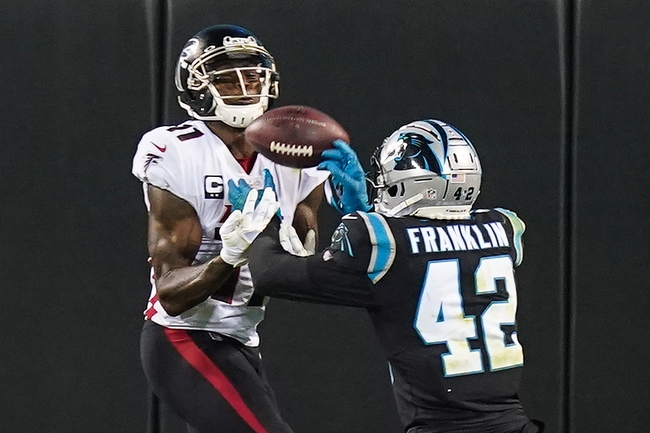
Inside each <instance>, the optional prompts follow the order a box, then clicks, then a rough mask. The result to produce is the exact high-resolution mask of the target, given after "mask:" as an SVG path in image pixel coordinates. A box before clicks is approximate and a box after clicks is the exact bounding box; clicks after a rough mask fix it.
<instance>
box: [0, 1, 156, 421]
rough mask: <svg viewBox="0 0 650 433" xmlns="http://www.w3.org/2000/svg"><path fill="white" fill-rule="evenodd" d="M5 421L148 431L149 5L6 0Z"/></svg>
mask: <svg viewBox="0 0 650 433" xmlns="http://www.w3.org/2000/svg"><path fill="white" fill-rule="evenodd" d="M0 32H1V36H2V37H0V57H1V58H2V59H3V60H2V67H1V68H0V69H1V72H0V74H1V76H2V90H1V91H0V104H1V106H2V107H3V117H2V128H0V142H1V143H2V149H3V156H2V157H0V195H1V196H2V202H1V203H2V204H1V212H0V222H1V223H0V224H1V227H2V229H1V230H0V245H1V246H2V248H0V285H1V293H2V314H0V326H1V327H2V329H3V332H2V336H1V337H0V341H1V347H2V349H1V350H0V388H1V389H2V392H1V393H0V431H5V432H15V433H36V432H39V433H41V432H43V433H55V432H56V433H64V432H79V433H82V432H142V431H144V430H145V426H146V415H145V414H146V407H147V405H146V396H147V394H146V387H145V381H144V377H143V375H142V372H141V370H140V369H139V367H138V366H139V349H138V337H137V335H138V334H137V332H138V329H139V327H140V324H141V311H142V302H143V300H144V299H145V298H146V296H147V288H146V282H147V278H146V272H147V263H146V244H145V242H144V238H143V232H142V230H143V229H144V223H145V221H146V218H145V215H144V214H143V207H142V204H141V198H140V194H139V191H138V189H137V186H136V185H134V182H133V178H132V176H131V175H130V173H129V171H130V170H129V167H130V164H131V157H132V149H133V146H134V142H136V141H137V139H138V137H139V135H140V134H141V131H142V130H143V129H146V128H147V127H148V126H149V125H150V116H149V112H150V100H151V97H150V87H149V71H148V69H149V63H148V62H149V52H148V46H147V25H146V13H145V9H144V7H143V5H142V4H141V3H138V2H132V1H131V2H126V1H111V2H99V1H91V2H87V1H74V2H73V1H70V2H64V1H49V0H47V1H45V0H43V1H29V2H2V5H0Z"/></svg>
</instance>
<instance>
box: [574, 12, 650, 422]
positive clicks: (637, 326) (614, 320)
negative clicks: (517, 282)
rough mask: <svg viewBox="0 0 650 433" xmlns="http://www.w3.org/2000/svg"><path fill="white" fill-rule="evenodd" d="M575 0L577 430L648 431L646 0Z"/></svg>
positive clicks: (649, 62) (649, 94)
mask: <svg viewBox="0 0 650 433" xmlns="http://www.w3.org/2000/svg"><path fill="white" fill-rule="evenodd" d="M578 3H579V8H578V10H577V11H576V12H577V16H578V18H579V21H578V22H579V25H578V31H579V35H580V37H579V39H578V44H577V49H578V61H579V68H578V70H577V71H578V73H577V76H576V78H577V84H578V85H577V87H576V90H577V92H576V95H577V101H578V105H577V107H578V110H577V113H576V119H577V128H576V135H577V140H576V142H577V170H576V173H577V174H576V180H577V197H576V211H575V214H576V218H575V224H576V233H577V235H576V240H577V242H576V246H575V251H576V257H577V260H576V272H575V281H576V284H575V289H576V290H575V299H576V302H575V304H576V308H575V313H576V314H575V317H576V326H575V337H574V339H575V353H574V355H573V360H574V375H573V382H572V400H573V402H574V406H573V410H572V418H573V420H574V421H573V426H574V430H573V431H576V432H583V431H598V432H611V431H621V432H626V433H627V432H630V433H631V432H645V431H648V430H649V427H648V425H650V411H649V410H648V401H649V400H648V389H649V388H650V373H649V372H648V368H647V364H648V359H650V348H649V346H648V345H647V344H646V341H647V336H648V331H647V330H648V322H647V317H646V316H647V313H648V309H649V308H650V296H648V293H647V290H648V286H649V284H650V278H649V276H648V258H649V254H648V241H649V240H650V224H649V222H648V221H649V220H648V210H649V209H650V196H649V195H648V191H647V189H648V185H650V175H649V174H648V173H649V171H648V161H650V147H649V146H648V137H649V136H650V124H649V123H648V111H649V110H650V83H649V82H648V71H649V70H650V44H649V43H648V41H650V27H648V13H649V11H648V3H647V2H643V1H640V0H636V1H628V2H622V3H619V2H615V1H598V2H596V1H581V2H578Z"/></svg>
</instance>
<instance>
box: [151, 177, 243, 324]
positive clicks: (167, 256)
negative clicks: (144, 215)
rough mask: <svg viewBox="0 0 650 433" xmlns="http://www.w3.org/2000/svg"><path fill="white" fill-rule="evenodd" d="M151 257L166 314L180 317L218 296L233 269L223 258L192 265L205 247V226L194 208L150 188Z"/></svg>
mask: <svg viewBox="0 0 650 433" xmlns="http://www.w3.org/2000/svg"><path fill="white" fill-rule="evenodd" d="M147 193H148V199H149V203H150V205H151V206H150V211H149V235H148V244H149V255H150V256H151V264H152V266H153V270H154V278H155V279H156V288H157V291H158V298H159V300H160V303H161V305H162V306H163V308H164V309H165V311H166V312H167V313H168V314H170V315H172V316H177V315H179V314H181V313H183V312H185V311H187V310H189V309H190V308H192V307H194V306H195V305H197V304H199V303H201V302H203V301H204V300H205V299H207V298H208V297H209V296H211V295H212V294H213V293H215V292H216V291H217V290H218V289H219V288H220V287H221V286H222V285H223V283H224V282H225V281H226V280H227V279H228V277H229V276H230V274H231V273H232V270H233V267H232V266H231V265H229V264H227V263H225V262H224V261H223V260H222V259H221V257H220V256H217V257H215V258H214V259H212V260H210V261H208V262H206V263H204V264H202V265H197V266H191V264H192V261H193V260H194V257H195V256H196V253H197V251H198V249H199V246H200V245H201V223H200V222H199V218H198V216H197V215H196V212H195V211H194V208H193V207H192V206H191V205H190V204H189V203H187V202H186V201H185V200H182V199H180V198H178V197H177V196H175V195H174V194H172V193H170V192H169V191H165V190H163V189H160V188H157V187H155V186H152V185H148V187H147Z"/></svg>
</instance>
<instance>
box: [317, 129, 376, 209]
mask: <svg viewBox="0 0 650 433" xmlns="http://www.w3.org/2000/svg"><path fill="white" fill-rule="evenodd" d="M332 144H333V145H334V147H335V148H334V149H327V150H325V151H323V153H322V158H323V161H322V162H321V163H320V164H318V169H319V170H328V171H329V172H330V173H331V174H332V175H331V176H330V177H329V179H328V185H329V188H330V191H329V192H330V194H328V195H330V196H331V197H329V203H330V205H331V206H332V207H333V208H334V209H336V210H338V211H339V212H341V213H342V214H343V215H345V214H348V213H352V212H355V211H364V212H367V211H369V210H370V209H372V206H370V204H368V193H367V191H366V177H365V174H364V171H363V167H362V166H361V163H360V162H359V158H358V157H357V154H356V152H355V151H354V150H353V149H352V148H351V147H350V145H349V144H348V143H346V142H345V141H343V140H334V142H333V143H332Z"/></svg>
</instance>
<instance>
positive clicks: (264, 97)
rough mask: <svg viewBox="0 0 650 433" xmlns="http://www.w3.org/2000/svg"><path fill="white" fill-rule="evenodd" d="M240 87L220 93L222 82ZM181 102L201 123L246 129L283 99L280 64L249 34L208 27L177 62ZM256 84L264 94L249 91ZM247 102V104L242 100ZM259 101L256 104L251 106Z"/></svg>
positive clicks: (226, 27)
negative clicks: (274, 102) (273, 102)
mask: <svg viewBox="0 0 650 433" xmlns="http://www.w3.org/2000/svg"><path fill="white" fill-rule="evenodd" d="M224 80H225V81H227V82H228V83H229V86H231V87H233V88H235V87H236V88H237V89H239V90H238V91H237V92H235V93H234V94H229V95H226V94H223V95H222V94H220V93H219V91H218V90H217V83H220V82H223V81H224ZM174 81H175V84H176V89H177V90H178V103H179V104H180V106H181V107H182V108H184V109H185V110H186V111H187V113H188V114H189V115H190V116H192V117H193V118H195V119H199V120H208V121H221V122H223V123H225V124H226V125H229V126H232V127H234V128H245V127H247V126H248V125H250V123H251V122H252V121H253V120H255V119H256V118H258V117H259V116H261V115H262V114H264V112H265V111H266V110H267V109H269V107H270V105H271V101H270V100H271V99H275V98H277V97H278V93H279V88H278V86H279V76H278V73H277V71H276V67H275V61H274V60H273V57H272V56H271V54H270V53H269V52H268V51H267V50H266V48H264V46H263V45H262V42H260V40H259V39H257V38H256V37H255V35H253V34H252V33H251V32H249V31H248V30H246V29H244V28H242V27H238V26H234V25H229V24H222V25H216V26H212V27H208V28H207V29H204V30H202V31H201V32H199V33H197V34H196V35H194V36H193V37H192V38H190V40H189V41H187V43H186V44H185V47H183V50H182V52H181V54H180V56H179V58H178V62H177V63H176V72H175V80H174ZM252 82H255V83H256V86H255V87H258V88H259V92H255V93H250V91H247V84H248V85H249V86H250V85H251V83H252ZM243 98H245V99H246V101H247V102H246V103H241V102H238V100H240V101H241V100H242V99H243ZM250 101H254V102H250Z"/></svg>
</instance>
